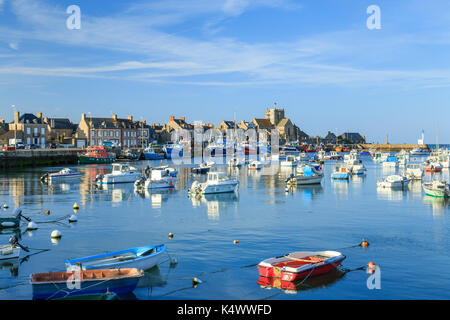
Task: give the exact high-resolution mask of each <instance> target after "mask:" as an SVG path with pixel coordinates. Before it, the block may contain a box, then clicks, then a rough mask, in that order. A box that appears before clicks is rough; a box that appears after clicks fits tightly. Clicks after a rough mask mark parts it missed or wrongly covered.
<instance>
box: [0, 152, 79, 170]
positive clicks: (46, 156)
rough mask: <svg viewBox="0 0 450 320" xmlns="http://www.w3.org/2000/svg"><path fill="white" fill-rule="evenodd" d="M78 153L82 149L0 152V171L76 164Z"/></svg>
mask: <svg viewBox="0 0 450 320" xmlns="http://www.w3.org/2000/svg"><path fill="white" fill-rule="evenodd" d="M80 151H82V149H78V148H70V149H68V148H59V149H34V150H16V151H0V170H4V169H8V168H17V167H19V168H20V167H36V166H51V165H59V164H77V163H78V153H79V152H80Z"/></svg>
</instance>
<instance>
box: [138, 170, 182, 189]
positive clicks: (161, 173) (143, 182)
mask: <svg viewBox="0 0 450 320" xmlns="http://www.w3.org/2000/svg"><path fill="white" fill-rule="evenodd" d="M176 181H177V177H172V176H169V175H168V174H167V171H165V170H151V172H150V174H149V175H148V176H146V177H141V178H140V179H138V180H136V181H135V182H134V186H135V188H136V189H162V188H173V187H174V186H175V183H176Z"/></svg>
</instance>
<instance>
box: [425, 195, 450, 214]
mask: <svg viewBox="0 0 450 320" xmlns="http://www.w3.org/2000/svg"><path fill="white" fill-rule="evenodd" d="M423 203H424V204H426V205H429V206H431V208H432V209H433V215H434V216H438V215H443V214H446V213H449V212H450V200H449V199H446V198H437V197H431V196H427V195H425V196H424V197H423Z"/></svg>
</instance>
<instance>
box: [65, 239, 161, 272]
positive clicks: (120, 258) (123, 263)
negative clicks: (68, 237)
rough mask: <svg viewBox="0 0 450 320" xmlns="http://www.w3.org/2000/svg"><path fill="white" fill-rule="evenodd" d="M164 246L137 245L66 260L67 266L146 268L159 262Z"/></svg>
mask: <svg viewBox="0 0 450 320" xmlns="http://www.w3.org/2000/svg"><path fill="white" fill-rule="evenodd" d="M165 251H166V246H165V245H163V244H161V245H157V246H147V247H137V248H132V249H127V250H122V251H116V252H110V253H105V254H100V255H96V256H91V257H86V258H80V259H73V260H66V261H65V263H66V266H67V267H73V266H78V267H81V269H82V270H92V269H110V268H138V269H142V270H147V269H150V268H153V267H154V266H155V265H157V264H158V263H159V261H160V260H161V257H162V253H163V252H165Z"/></svg>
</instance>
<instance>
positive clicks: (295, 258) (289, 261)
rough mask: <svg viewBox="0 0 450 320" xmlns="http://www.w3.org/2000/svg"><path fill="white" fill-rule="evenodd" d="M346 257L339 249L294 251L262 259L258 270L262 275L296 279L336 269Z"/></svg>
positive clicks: (286, 279) (289, 279) (288, 279)
mask: <svg viewBox="0 0 450 320" xmlns="http://www.w3.org/2000/svg"><path fill="white" fill-rule="evenodd" d="M344 259H345V256H344V255H343V254H341V253H340V252H337V251H318V252H311V251H307V252H293V253H289V254H287V255H283V256H279V257H275V258H269V259H266V260H264V261H261V262H260V263H259V264H258V271H259V275H260V276H261V277H268V278H281V280H282V281H296V280H300V279H304V278H306V277H313V276H317V275H320V274H324V273H327V272H330V271H333V270H336V268H337V267H338V266H339V265H340V264H341V263H342V261H344Z"/></svg>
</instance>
